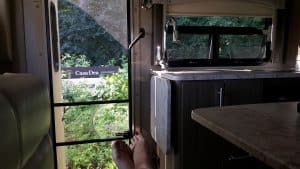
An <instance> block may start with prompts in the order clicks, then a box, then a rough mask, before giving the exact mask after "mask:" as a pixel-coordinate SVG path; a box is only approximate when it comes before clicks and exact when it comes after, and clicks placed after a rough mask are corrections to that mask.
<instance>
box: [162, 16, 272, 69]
mask: <svg viewBox="0 0 300 169" xmlns="http://www.w3.org/2000/svg"><path fill="white" fill-rule="evenodd" d="M174 21H175V25H176V26H174ZM270 25H271V19H268V18H262V17H221V16H206V17H204V16H201V17H184V16H176V17H173V16H168V17H167V23H166V37H165V38H166V50H165V52H166V53H165V55H166V58H167V62H168V65H169V66H210V65H212V66H216V65H257V64H260V63H263V62H265V61H267V60H268V59H269V58H270V54H271V53H270V41H268V34H269V33H270V31H268V30H269V26H270ZM174 30H175V31H174ZM174 38H175V39H174Z"/></svg>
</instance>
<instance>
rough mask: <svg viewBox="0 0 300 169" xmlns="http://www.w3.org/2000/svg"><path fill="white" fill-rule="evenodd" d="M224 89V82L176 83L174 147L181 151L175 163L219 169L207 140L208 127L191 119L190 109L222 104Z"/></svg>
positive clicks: (185, 167) (182, 166)
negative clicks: (221, 90)
mask: <svg viewBox="0 0 300 169" xmlns="http://www.w3.org/2000/svg"><path fill="white" fill-rule="evenodd" d="M221 88H224V82H223V81H184V82H176V90H175V91H172V92H174V93H175V95H174V100H173V101H172V102H173V104H174V105H172V107H176V111H175V112H176V113H175V114H176V115H175V116H173V117H174V119H172V120H173V121H175V123H173V124H174V125H173V126H172V129H175V131H177V132H174V136H175V139H174V140H175V145H177V146H175V147H176V148H177V149H175V151H176V154H178V155H179V156H178V159H177V160H176V162H177V163H179V164H177V165H176V166H177V167H178V168H180V169H198V168H199V166H201V168H202V167H204V168H206V169H209V168H211V169H215V168H217V166H216V164H217V163H215V161H214V160H216V159H217V157H215V156H214V154H213V153H212V152H214V151H213V150H212V149H214V147H211V146H209V145H210V144H211V142H209V141H207V140H206V138H207V136H208V133H207V132H208V130H206V129H205V128H204V127H201V126H200V125H199V124H198V123H196V122H194V121H193V120H192V119H191V111H192V110H193V109H196V108H199V107H213V106H219V104H220V95H219V91H220V89H221ZM215 140H217V139H213V140H212V141H215Z"/></svg>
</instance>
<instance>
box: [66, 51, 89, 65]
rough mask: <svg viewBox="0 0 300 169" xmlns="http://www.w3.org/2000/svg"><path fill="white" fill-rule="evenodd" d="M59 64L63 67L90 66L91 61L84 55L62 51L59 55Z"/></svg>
mask: <svg viewBox="0 0 300 169" xmlns="http://www.w3.org/2000/svg"><path fill="white" fill-rule="evenodd" d="M61 64H62V65H63V66H64V67H90V66H91V61H89V60H88V58H87V57H86V56H85V55H74V54H69V53H64V54H62V55H61Z"/></svg>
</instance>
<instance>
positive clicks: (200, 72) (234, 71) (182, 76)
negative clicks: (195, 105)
mask: <svg viewBox="0 0 300 169" xmlns="http://www.w3.org/2000/svg"><path fill="white" fill-rule="evenodd" d="M152 72H153V73H154V74H155V75H158V76H160V77H163V78H166V79H169V80H177V81H178V80H225V79H228V80H230V79H259V78H295V77H300V71H295V69H294V67H290V66H283V65H265V66H240V67H186V68H180V67H175V68H168V69H167V70H152Z"/></svg>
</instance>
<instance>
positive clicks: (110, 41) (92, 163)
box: [53, 0, 130, 169]
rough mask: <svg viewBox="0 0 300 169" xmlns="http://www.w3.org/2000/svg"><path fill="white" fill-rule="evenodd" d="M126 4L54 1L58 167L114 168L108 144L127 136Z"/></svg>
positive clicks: (121, 1) (100, 0)
mask: <svg viewBox="0 0 300 169" xmlns="http://www.w3.org/2000/svg"><path fill="white" fill-rule="evenodd" d="M127 3H128V2H127V1H126V0H109V1H107V0H58V4H57V7H58V27H59V31H58V34H59V36H58V37H59V44H60V45H59V46H60V52H59V53H60V64H61V65H60V68H61V69H60V71H59V72H58V73H59V77H60V78H57V79H53V81H54V82H53V84H54V86H53V89H54V90H53V91H54V92H53V93H54V114H55V127H56V128H55V135H56V143H55V145H56V148H57V149H56V150H57V163H58V168H59V169H100V168H101V169H113V168H116V167H115V165H114V163H113V161H112V159H111V147H110V145H111V142H110V141H111V140H114V139H126V138H128V133H129V130H130V129H129V128H130V120H129V100H130V99H129V95H128V93H129V92H128V91H129V85H128V84H129V83H128V77H129V76H128V69H129V67H128V65H129V64H128V56H127V53H126V49H127V46H128V21H127V19H128V18H127V14H128V9H127V7H128V4H127Z"/></svg>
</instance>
